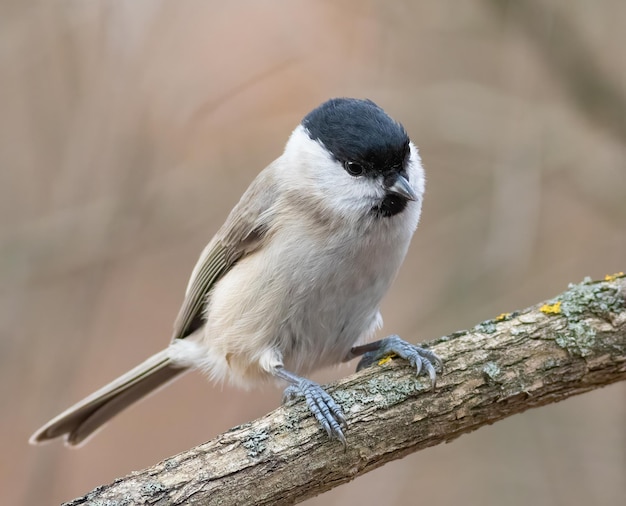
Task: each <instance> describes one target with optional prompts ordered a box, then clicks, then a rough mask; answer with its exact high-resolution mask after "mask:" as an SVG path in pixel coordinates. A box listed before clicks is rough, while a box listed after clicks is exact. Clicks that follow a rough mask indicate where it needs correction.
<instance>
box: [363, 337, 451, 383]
mask: <svg viewBox="0 0 626 506" xmlns="http://www.w3.org/2000/svg"><path fill="white" fill-rule="evenodd" d="M390 354H395V355H398V356H399V357H401V358H403V359H405V360H406V361H407V362H409V364H411V366H412V367H414V368H415V369H416V372H417V374H418V375H419V374H420V373H421V372H422V371H425V372H426V373H427V374H428V377H429V378H430V382H431V384H432V388H433V390H434V388H435V382H436V380H437V372H436V368H439V370H440V371H441V372H443V362H442V361H441V359H440V358H439V357H438V356H437V355H436V354H435V353H434V352H433V351H431V350H428V349H426V348H422V347H421V346H416V345H414V344H411V343H407V342H406V341H404V340H403V339H400V337H398V336H389V337H386V338H384V339H382V340H381V341H380V346H379V347H378V349H376V350H374V351H368V352H367V353H364V354H363V357H362V358H361V360H360V361H359V363H358V365H357V368H356V370H357V371H360V370H361V369H364V368H366V367H369V366H371V365H372V364H374V363H375V362H378V361H379V360H380V359H381V358H383V357H385V356H388V355H390Z"/></svg>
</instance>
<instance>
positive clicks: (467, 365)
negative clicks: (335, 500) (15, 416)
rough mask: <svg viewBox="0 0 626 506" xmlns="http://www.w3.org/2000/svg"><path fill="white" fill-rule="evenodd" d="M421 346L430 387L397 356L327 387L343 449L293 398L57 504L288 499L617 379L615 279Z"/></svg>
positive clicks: (625, 338)
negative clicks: (433, 368)
mask: <svg viewBox="0 0 626 506" xmlns="http://www.w3.org/2000/svg"><path fill="white" fill-rule="evenodd" d="M431 348H432V349H433V350H435V351H436V352H437V353H438V354H439V356H440V357H441V358H442V359H443V360H444V362H445V366H446V372H445V374H444V375H443V376H441V377H440V379H439V383H438V385H437V389H436V391H435V392H431V391H430V387H429V382H428V379H426V378H424V377H422V376H420V377H419V378H416V377H415V374H414V372H413V371H412V370H411V369H410V368H409V367H408V366H407V365H406V363H404V362H403V361H401V360H391V361H388V362H385V361H381V362H382V363H381V364H380V365H378V366H374V367H372V368H370V369H367V370H365V371H361V372H360V373H358V374H355V375H352V376H350V377H348V378H345V379H343V380H341V381H339V382H337V383H335V384H333V385H330V386H329V388H328V391H329V392H330V393H331V395H333V397H334V398H335V399H336V400H337V401H338V402H339V403H340V404H341V405H342V407H343V409H344V411H345V413H346V415H347V418H348V423H349V428H348V430H347V432H346V437H347V440H348V447H347V449H345V450H344V448H343V447H342V445H341V444H340V443H338V442H337V441H331V440H330V439H329V438H328V437H327V436H326V434H325V433H324V431H322V430H320V428H319V426H318V425H317V422H315V420H314V419H313V418H312V417H311V416H310V414H309V412H308V410H307V409H306V407H305V405H304V403H303V402H297V403H295V404H294V405H290V406H286V407H281V408H278V409H276V410H275V411H273V412H271V413H269V414H268V415H266V416H264V417H263V418H260V419H258V420H255V421H254V422H251V423H248V424H245V425H242V426H239V427H235V428H233V429H231V430H230V431H228V432H226V433H224V434H222V435H220V436H218V437H217V438H215V439H214V440H212V441H209V442H207V443H204V444H202V445H200V446H198V447H196V448H192V449H191V450H188V451H186V452H183V453H181V454H179V455H177V456H175V457H171V458H169V459H167V460H165V461H163V462H161V463H159V464H156V465H155V466H153V467H151V468H148V469H145V470H143V471H138V472H135V473H133V474H131V475H129V476H126V477H125V478H119V479H117V480H115V481H114V482H113V483H111V484H108V485H104V486H101V487H98V488H97V489H95V490H93V491H92V492H90V493H89V494H87V495H86V496H84V497H81V498H78V499H75V500H74V501H72V502H70V503H68V504H69V505H72V506H77V505H80V504H91V503H94V504H110V505H114V504H115V505H118V504H119V505H121V504H124V505H130V504H159V505H164V504H168V505H177V504H189V503H198V504H222V505H224V504H237V505H246V504H256V505H259V504H272V505H283V504H293V503H296V502H300V501H302V500H304V499H307V498H310V497H313V496H315V495H317V494H319V493H321V492H324V491H326V490H329V489H331V488H333V487H336V486H337V485H340V484H342V483H345V482H348V481H350V480H352V479H353V478H355V477H357V476H359V475H361V474H363V473H366V472H368V471H371V470H372V469H375V468H377V467H379V466H381V465H383V464H385V463H386V462H389V461H391V460H394V459H398V458H401V457H403V456H405V455H408V454H409V453H412V452H415V451H417V450H421V449H423V448H426V447H428V446H433V445H436V444H439V443H442V442H444V441H451V440H453V439H455V438H457V437H459V436H460V435H461V434H465V433H467V432H470V431H473V430H475V429H477V428H479V427H481V426H483V425H487V424H491V423H493V422H496V421H498V420H501V419H502V418H505V417H507V416H511V415H513V414H515V413H521V412H522V411H525V410H527V409H529V408H534V407H537V406H542V405H544V404H549V403H553V402H558V401H561V400H563V399H566V398H567V397H570V396H572V395H576V394H580V393H583V392H587V391H589V390H593V389H595V388H599V387H602V386H604V385H608V384H610V383H613V382H616V381H620V380H624V379H626V278H625V277H624V276H623V274H622V275H621V276H620V275H617V276H607V279H606V280H604V281H599V282H591V281H585V282H583V283H582V284H579V285H571V286H570V287H569V289H568V290H567V291H565V292H564V293H562V294H561V295H559V296H558V297H556V298H555V299H552V300H551V301H548V302H546V303H543V304H538V305H536V306H534V307H531V308H529V309H526V310H524V311H520V312H515V313H512V314H506V315H501V316H499V317H498V318H496V319H495V320H490V321H486V322H483V323H481V324H479V325H477V326H476V327H474V328H473V329H470V330H467V331H461V332H456V333H454V334H452V335H450V336H446V337H443V338H440V339H438V340H437V341H435V342H433V343H431Z"/></svg>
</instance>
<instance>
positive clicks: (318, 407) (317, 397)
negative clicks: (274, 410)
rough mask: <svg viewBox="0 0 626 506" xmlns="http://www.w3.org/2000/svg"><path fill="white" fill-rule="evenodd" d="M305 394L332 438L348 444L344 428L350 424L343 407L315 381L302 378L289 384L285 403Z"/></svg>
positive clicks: (317, 418) (312, 409) (285, 392)
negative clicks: (295, 382)
mask: <svg viewBox="0 0 626 506" xmlns="http://www.w3.org/2000/svg"><path fill="white" fill-rule="evenodd" d="M298 396H303V397H304V400H305V401H306V403H307V406H308V407H309V410H310V411H311V413H312V414H313V416H314V417H315V419H316V420H317V421H318V422H319V424H320V425H321V426H322V427H323V428H324V430H325V431H326V433H327V434H328V436H329V437H331V438H336V439H338V440H339V441H341V443H342V444H343V446H344V447H345V446H346V438H345V436H344V434H343V429H345V428H347V426H348V424H347V422H346V418H345V416H344V414H343V411H342V409H341V407H340V406H339V405H338V404H337V403H336V402H335V400H334V399H333V398H332V397H331V396H330V395H329V394H328V393H326V391H325V390H324V389H323V388H322V387H321V386H320V385H318V384H317V383H315V382H314V381H311V380H308V379H306V378H302V379H300V381H299V382H298V383H297V384H294V385H290V386H288V387H287V388H286V389H285V391H284V393H283V403H286V402H289V401H291V400H293V399H294V398H295V397H298Z"/></svg>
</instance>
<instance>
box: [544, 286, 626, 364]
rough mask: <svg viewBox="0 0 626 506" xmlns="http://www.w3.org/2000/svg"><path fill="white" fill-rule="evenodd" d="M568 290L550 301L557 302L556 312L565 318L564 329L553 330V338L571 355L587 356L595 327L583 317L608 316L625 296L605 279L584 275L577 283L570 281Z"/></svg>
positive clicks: (593, 340)
mask: <svg viewBox="0 0 626 506" xmlns="http://www.w3.org/2000/svg"><path fill="white" fill-rule="evenodd" d="M568 288H569V289H568V290H567V292H565V293H563V294H562V295H560V296H559V297H557V298H556V299H554V300H553V301H550V302H551V303H553V304H560V308H559V313H560V315H562V316H564V317H565V318H566V322H567V324H566V329H565V331H564V332H558V333H557V334H556V338H555V340H556V342H557V344H558V345H559V346H561V347H562V348H565V349H566V350H567V351H569V352H570V353H572V354H574V355H578V356H581V357H586V356H588V355H590V354H591V352H592V349H593V345H594V344H595V340H596V331H595V329H594V328H593V327H591V325H589V323H587V322H586V321H585V317H589V315H594V316H597V317H599V318H602V319H607V318H608V317H609V316H610V315H611V313H617V312H619V311H621V310H622V309H623V307H624V299H623V298H622V296H621V295H620V293H619V290H618V289H617V287H615V286H613V285H611V284H608V283H594V282H592V281H591V280H590V279H589V278H585V279H584V280H583V282H582V283H580V284H577V285H575V284H570V285H569V287H568Z"/></svg>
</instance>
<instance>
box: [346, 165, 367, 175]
mask: <svg viewBox="0 0 626 506" xmlns="http://www.w3.org/2000/svg"><path fill="white" fill-rule="evenodd" d="M345 167H346V171H347V172H348V174H350V175H351V176H360V175H361V174H363V165H361V164H360V163H357V162H346V163H345Z"/></svg>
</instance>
